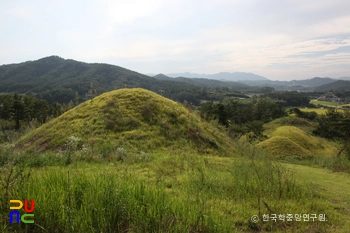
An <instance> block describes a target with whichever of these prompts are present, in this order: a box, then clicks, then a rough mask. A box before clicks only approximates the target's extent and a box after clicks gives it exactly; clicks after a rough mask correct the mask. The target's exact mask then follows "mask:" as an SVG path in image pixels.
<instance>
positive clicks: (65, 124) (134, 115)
mask: <svg viewBox="0 0 350 233" xmlns="http://www.w3.org/2000/svg"><path fill="white" fill-rule="evenodd" d="M72 136H74V137H72ZM77 140H79V145H80V146H88V147H89V148H91V149H92V150H93V149H94V148H95V149H106V148H118V147H121V146H122V147H123V148H128V149H131V150H135V151H153V150H159V149H165V148H166V149H169V148H171V149H180V148H181V149H184V148H189V149H194V150H196V151H198V152H201V153H202V152H203V153H212V152H215V151H230V150H231V146H230V141H229V139H228V137H226V136H225V135H224V134H223V133H221V132H220V131H219V130H218V129H216V128H215V127H214V126H212V125H210V124H209V123H207V122H203V121H202V120H201V119H200V117H198V116H197V115H196V114H194V113H193V112H191V111H190V110H189V109H187V108H186V107H184V106H183V105H181V104H179V103H176V102H174V101H172V100H169V99H167V98H164V97H162V96H160V95H158V94H156V93H153V92H151V91H147V90H144V89H140V88H135V89H120V90H117V91H112V92H108V93H104V94H102V95H100V96H98V97H96V98H94V99H92V100H89V101H86V102H84V103H82V104H80V105H79V106H77V107H75V108H73V109H71V110H70V111H68V112H66V113H64V114H62V115H61V116H59V117H58V118H56V119H53V120H51V121H49V122H47V123H46V124H44V125H42V126H41V127H39V128H37V129H36V130H34V131H32V132H30V133H28V134H26V135H25V136H23V137H22V138H20V139H19V140H18V142H17V143H16V146H17V147H19V148H24V149H26V150H30V151H33V150H37V151H43V150H62V149H63V150H64V149H67V147H68V145H69V143H70V142H71V141H77Z"/></svg>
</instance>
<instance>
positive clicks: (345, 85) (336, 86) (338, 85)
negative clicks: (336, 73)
mask: <svg viewBox="0 0 350 233" xmlns="http://www.w3.org/2000/svg"><path fill="white" fill-rule="evenodd" d="M349 89H350V81H344V80H339V81H336V82H332V83H329V84H325V85H321V86H318V87H317V88H315V91H330V90H349Z"/></svg>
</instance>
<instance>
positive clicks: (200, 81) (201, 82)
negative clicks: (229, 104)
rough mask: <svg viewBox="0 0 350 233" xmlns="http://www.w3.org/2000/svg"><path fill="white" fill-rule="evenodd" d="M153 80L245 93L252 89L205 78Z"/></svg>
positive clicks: (236, 83)
mask: <svg viewBox="0 0 350 233" xmlns="http://www.w3.org/2000/svg"><path fill="white" fill-rule="evenodd" d="M154 78H155V79H158V80H173V81H177V82H182V83H187V84H190V85H195V86H198V87H230V88H231V89H233V90H236V91H245V90H251V89H252V87H250V86H248V85H245V84H242V83H238V82H230V81H220V80H214V79H207V78H185V77H177V78H169V77H168V76H166V75H164V74H158V75H155V76H154Z"/></svg>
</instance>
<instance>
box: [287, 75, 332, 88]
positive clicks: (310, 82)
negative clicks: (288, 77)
mask: <svg viewBox="0 0 350 233" xmlns="http://www.w3.org/2000/svg"><path fill="white" fill-rule="evenodd" d="M336 81H337V80H336V79H332V78H320V77H315V78H312V79H305V80H292V81H290V82H289V83H290V84H293V85H301V86H308V87H317V86H321V85H326V84H329V83H333V82H336Z"/></svg>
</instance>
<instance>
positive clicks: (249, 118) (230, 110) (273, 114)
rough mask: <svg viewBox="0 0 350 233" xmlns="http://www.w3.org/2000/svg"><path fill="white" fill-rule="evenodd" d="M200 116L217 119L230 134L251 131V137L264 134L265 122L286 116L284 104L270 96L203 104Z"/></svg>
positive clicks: (233, 135)
mask: <svg viewBox="0 0 350 233" xmlns="http://www.w3.org/2000/svg"><path fill="white" fill-rule="evenodd" d="M199 113H200V116H201V117H202V118H204V119H206V120H208V121H210V120H216V121H217V122H218V123H219V124H220V125H222V126H224V127H226V128H227V129H228V132H229V134H230V136H232V137H237V136H240V135H242V134H246V133H251V139H256V138H258V137H260V136H262V132H263V130H264V129H263V124H264V123H266V122H269V121H272V120H273V119H276V118H280V117H283V116H286V114H287V113H286V111H285V108H284V106H283V104H282V103H281V102H279V101H276V100H273V99H271V98H269V97H256V96H254V97H252V98H250V99H249V100H248V101H246V102H241V101H235V100H230V101H229V102H228V103H226V104H224V103H214V102H212V101H210V102H207V103H205V104H203V105H202V106H201V107H200V108H199Z"/></svg>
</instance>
